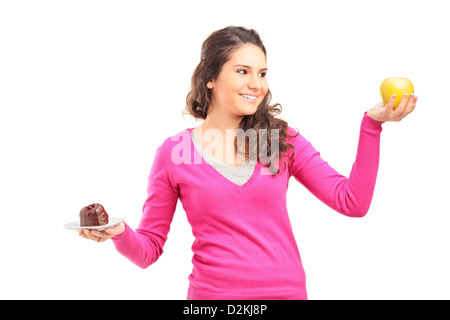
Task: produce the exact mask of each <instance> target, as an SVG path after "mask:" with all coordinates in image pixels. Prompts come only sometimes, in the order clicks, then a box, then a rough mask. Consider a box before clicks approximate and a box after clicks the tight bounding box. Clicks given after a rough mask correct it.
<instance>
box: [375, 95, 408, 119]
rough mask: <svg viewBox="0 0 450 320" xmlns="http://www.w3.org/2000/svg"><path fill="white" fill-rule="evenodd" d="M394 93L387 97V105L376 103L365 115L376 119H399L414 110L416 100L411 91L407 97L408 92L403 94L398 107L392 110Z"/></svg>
mask: <svg viewBox="0 0 450 320" xmlns="http://www.w3.org/2000/svg"><path fill="white" fill-rule="evenodd" d="M394 101H395V95H393V96H392V97H391V99H389V102H388V104H387V105H385V104H384V103H383V102H380V103H377V104H376V105H375V106H373V107H372V108H371V109H369V111H367V115H368V116H369V117H371V118H372V119H374V120H377V121H384V122H387V121H401V120H402V119H403V118H404V117H406V116H407V115H408V114H410V113H411V112H413V111H414V108H415V107H416V102H417V96H416V95H414V94H413V93H411V94H410V95H409V98H408V94H406V93H405V94H404V95H403V97H402V100H400V104H399V105H398V107H397V108H396V109H395V110H393V109H392V107H393V106H394Z"/></svg>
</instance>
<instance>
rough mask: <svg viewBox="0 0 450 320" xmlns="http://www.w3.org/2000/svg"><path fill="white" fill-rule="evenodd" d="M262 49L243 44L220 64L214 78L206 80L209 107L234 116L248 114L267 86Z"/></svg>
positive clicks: (252, 110)
mask: <svg viewBox="0 0 450 320" xmlns="http://www.w3.org/2000/svg"><path fill="white" fill-rule="evenodd" d="M266 73H267V63H266V56H265V54H264V52H263V51H262V50H261V49H260V48H259V47H257V46H255V45H243V46H242V47H240V48H239V49H237V50H236V51H235V52H233V53H232V54H231V56H230V59H229V60H228V61H227V62H226V63H225V64H224V65H223V67H222V70H221V71H220V73H219V75H218V77H217V79H214V80H212V81H209V82H208V83H207V87H208V88H209V89H211V90H212V107H213V109H215V108H218V109H220V110H221V111H222V112H226V113H230V114H232V115H233V116H245V115H251V114H253V113H255V112H256V109H257V107H258V105H259V104H260V103H261V101H262V100H263V99H264V96H265V95H266V93H267V91H268V89H269V87H268V84H267V79H266Z"/></svg>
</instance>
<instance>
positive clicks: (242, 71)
mask: <svg viewBox="0 0 450 320" xmlns="http://www.w3.org/2000/svg"><path fill="white" fill-rule="evenodd" d="M237 73H240V74H247V70H245V69H240V70H238V71H237Z"/></svg>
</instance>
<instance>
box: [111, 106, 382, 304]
mask: <svg viewBox="0 0 450 320" xmlns="http://www.w3.org/2000/svg"><path fill="white" fill-rule="evenodd" d="M381 125H382V122H379V121H375V120H373V119H372V118H370V117H369V116H367V114H364V117H363V119H362V122H361V127H360V135H359V142H358V148H357V153H356V160H355V162H354V163H353V166H352V170H351V172H350V174H349V177H348V178H347V177H345V176H343V175H341V174H339V173H338V172H337V171H335V170H334V169H333V168H332V167H331V166H330V165H329V164H328V163H327V162H326V161H324V160H323V159H322V158H321V156H320V153H319V152H318V151H317V150H316V149H315V148H314V147H313V146H312V144H311V143H310V142H309V141H307V140H306V139H305V138H304V137H303V136H302V135H301V134H298V135H297V136H296V137H294V138H290V137H288V138H287V141H288V142H289V143H290V144H292V145H293V147H294V152H292V150H291V149H290V150H288V151H287V152H286V153H285V155H284V157H285V161H286V166H283V165H280V168H281V173H279V174H275V175H272V174H271V173H270V171H269V170H268V168H267V167H265V166H263V165H262V164H261V163H259V162H257V163H256V166H255V168H254V171H253V174H252V175H251V177H250V178H249V179H248V181H247V182H245V183H244V184H243V185H241V186H240V185H237V184H235V183H233V182H232V181H230V180H228V179H227V178H226V177H224V176H223V175H222V174H220V173H219V172H218V171H217V170H216V169H215V168H214V167H213V166H211V165H210V164H208V163H207V162H206V161H204V160H203V158H202V156H201V154H199V152H198V151H197V150H196V149H195V147H194V145H193V142H192V139H191V131H192V129H193V128H188V129H186V130H184V131H182V132H180V133H178V134H177V135H174V136H172V137H170V138H168V139H166V140H165V141H164V142H163V143H162V145H161V146H160V147H159V148H158V149H157V151H156V155H155V158H154V161H153V164H152V167H151V170H150V175H149V178H148V189H147V192H148V196H147V199H146V201H145V202H144V205H143V214H142V219H141V221H140V223H139V226H138V227H137V228H136V229H135V230H133V229H132V228H131V227H130V226H128V225H127V224H126V225H125V231H124V232H123V233H121V234H120V235H117V236H115V237H113V238H112V240H113V243H114V245H115V247H116V249H117V250H118V251H119V252H120V253H121V254H122V255H124V256H125V257H127V258H128V259H129V260H130V261H132V262H133V263H135V264H136V265H137V266H139V267H141V268H147V267H148V266H150V265H151V264H153V263H154V262H155V261H156V260H157V259H158V258H159V257H160V255H161V254H162V253H163V246H164V244H165V242H166V240H167V235H168V233H169V229H170V224H171V221H172V219H173V215H174V212H175V210H176V206H177V203H178V200H180V202H181V204H182V206H183V209H184V211H185V213H186V215H187V219H188V222H189V224H190V225H191V228H192V233H193V235H194V238H195V240H194V243H193V245H192V251H193V258H192V264H193V269H192V273H191V274H190V275H189V277H188V279H189V289H188V295H187V298H188V299H230V300H233V299H307V291H306V276H305V272H304V269H303V266H302V261H301V258H300V253H299V250H298V247H297V243H296V240H295V237H294V233H293V230H292V226H291V222H290V219H289V214H288V210H287V204H286V193H287V190H288V185H289V180H290V177H294V178H295V179H296V180H297V181H299V182H300V183H301V184H302V185H303V186H305V187H306V188H307V189H308V190H309V191H310V192H311V193H312V194H314V195H315V196H316V197H317V198H318V199H320V200H321V201H322V202H323V203H325V204H326V205H328V206H329V207H331V208H332V209H334V210H336V211H337V212H339V213H341V214H343V215H346V216H351V217H362V216H364V215H365V214H366V213H367V211H368V210H369V207H370V203H371V201H372V196H373V191H374V188H375V181H376V176H377V172H378V163H379V149H380V133H381V131H382V126H381ZM288 131H289V133H290V134H291V135H292V134H296V133H297V132H296V131H295V130H294V129H293V128H291V127H288ZM290 157H292V159H289V158H290ZM330 268H332V266H330Z"/></svg>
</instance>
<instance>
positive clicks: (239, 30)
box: [185, 26, 298, 174]
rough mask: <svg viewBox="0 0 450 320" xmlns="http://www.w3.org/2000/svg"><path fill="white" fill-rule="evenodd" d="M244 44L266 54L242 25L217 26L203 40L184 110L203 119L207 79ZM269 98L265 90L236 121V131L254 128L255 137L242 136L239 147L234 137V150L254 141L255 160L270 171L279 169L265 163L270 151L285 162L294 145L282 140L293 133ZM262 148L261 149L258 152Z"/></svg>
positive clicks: (253, 33) (257, 38)
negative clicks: (256, 103) (251, 110)
mask: <svg viewBox="0 0 450 320" xmlns="http://www.w3.org/2000/svg"><path fill="white" fill-rule="evenodd" d="M245 44H252V45H256V46H257V47H259V48H260V49H261V50H262V51H263V52H264V55H265V56H266V55H267V53H266V48H265V47H264V44H263V42H262V40H261V38H260V36H259V34H258V32H256V31H255V30H253V29H246V28H244V27H235V26H229V27H226V28H223V29H220V30H217V31H215V32H213V33H212V34H211V35H210V36H209V37H208V38H207V39H206V40H205V41H204V42H203V45H202V51H201V59H200V63H199V64H198V65H197V67H196V68H195V70H194V73H193V75H192V78H191V90H190V92H189V93H188V95H187V97H186V109H185V113H187V114H189V115H191V116H192V117H194V118H196V119H206V117H207V115H208V110H209V108H210V106H211V100H212V94H211V90H210V89H209V88H207V86H206V85H207V83H208V82H209V81H211V80H214V79H217V77H218V76H219V73H220V71H221V70H222V66H223V65H224V64H225V63H226V62H227V61H228V60H229V58H230V56H231V54H232V53H233V52H235V51H236V50H237V49H239V48H240V47H241V46H243V45H245ZM271 98H272V95H271V93H270V90H268V91H267V94H266V95H265V97H264V99H263V100H262V101H261V103H260V104H259V106H258V107H257V109H256V112H255V113H254V114H252V115H246V116H244V118H243V119H242V120H241V122H240V125H239V129H242V130H240V132H242V131H243V132H246V131H247V130H249V129H253V130H254V132H256V140H255V141H253V142H252V141H249V140H251V139H248V137H245V140H246V142H248V143H246V144H245V146H244V149H242V145H238V140H239V139H236V140H235V149H236V152H238V153H241V154H244V155H245V156H248V155H249V150H250V147H251V144H252V143H253V145H255V144H256V146H257V147H258V152H257V157H258V158H257V160H258V161H259V162H260V163H262V164H263V165H265V166H267V167H270V171H271V173H272V174H275V173H280V170H279V166H275V167H274V166H273V165H269V163H272V164H273V155H274V153H273V152H272V151H274V150H278V152H276V153H275V156H276V158H277V159H280V158H281V159H282V161H283V163H284V164H286V162H285V160H284V157H283V155H284V154H285V153H286V151H287V150H288V149H292V156H291V157H290V158H292V157H293V155H294V147H293V145H292V144H290V143H288V142H287V141H286V137H291V138H292V137H295V136H296V135H294V136H291V135H289V133H288V132H287V128H288V124H287V122H286V121H284V120H282V119H279V118H276V116H278V115H279V114H280V113H281V105H280V104H279V103H276V104H274V105H270V101H271ZM274 129H275V130H277V131H275V132H278V136H276V135H273V134H272V130H274ZM297 135H298V133H297ZM273 140H277V141H273ZM275 143H276V144H277V145H276V146H275ZM275 147H278V148H275ZM272 149H273V150H272ZM262 150H264V152H261V151H262ZM269 155H270V156H269Z"/></svg>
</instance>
